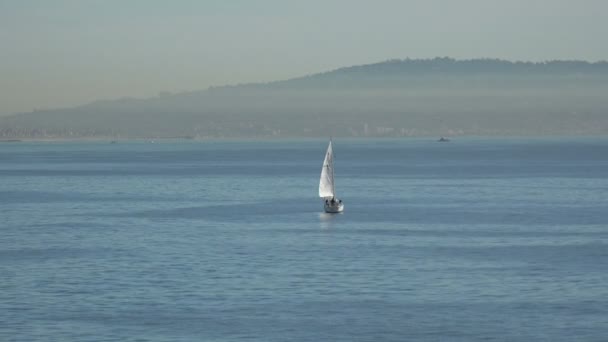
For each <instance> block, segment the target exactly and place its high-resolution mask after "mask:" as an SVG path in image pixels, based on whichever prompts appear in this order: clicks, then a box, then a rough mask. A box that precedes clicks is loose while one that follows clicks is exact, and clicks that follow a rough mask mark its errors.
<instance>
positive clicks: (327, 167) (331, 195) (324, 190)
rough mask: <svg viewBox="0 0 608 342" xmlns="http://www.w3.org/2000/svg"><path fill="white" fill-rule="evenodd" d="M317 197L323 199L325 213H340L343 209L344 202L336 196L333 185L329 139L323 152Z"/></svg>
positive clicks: (331, 152) (331, 151)
mask: <svg viewBox="0 0 608 342" xmlns="http://www.w3.org/2000/svg"><path fill="white" fill-rule="evenodd" d="M319 197H321V198H323V199H324V200H325V205H324V206H323V208H324V209H325V212H326V213H341V212H342V211H343V210H344V203H342V200H340V199H338V198H337V197H336V189H335V186H334V151H333V148H332V143H331V139H329V145H328V146H327V152H325V159H324V160H323V168H321V179H320V180H319Z"/></svg>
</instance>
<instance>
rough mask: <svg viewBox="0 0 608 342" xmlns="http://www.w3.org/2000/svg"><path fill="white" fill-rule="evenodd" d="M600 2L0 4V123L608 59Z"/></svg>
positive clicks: (4, 0)
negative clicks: (382, 67)
mask: <svg viewBox="0 0 608 342" xmlns="http://www.w3.org/2000/svg"><path fill="white" fill-rule="evenodd" d="M607 13H608V2H607V1H602V0H579V1H574V0H571V1H566V0H504V1H498V0H458V1H452V0H444V1H439V0H411V1H408V0H400V1H399V0H376V1H357V0H350V1H349V0H307V1H287V0H282V1H281V0H258V1H255V0H248V1H247V0H217V1H215V0H200V1H194V0H173V1H160V0H53V1H50V0H38V1H34V0H0V115H3V114H9V113H13V112H21V111H31V110H33V109H36V108H38V109H42V108H56V107H64V106H73V105H78V104H83V103H87V102H90V101H93V100H96V99H112V98H118V97H123V96H133V97H151V96H155V95H156V94H158V92H160V91H172V92H178V91H187V90H199V89H205V88H207V87H209V86H211V85H225V84H234V83H245V82H257V81H271V80H278V79H285V78H291V77H296V76H301V75H305V74H311V73H316V72H320V71H326V70H330V69H334V68H338V67H342V66H349V65H354V64H365V63H373V62H378V61H383V60H387V59H392V58H406V57H413V58H430V57H435V56H451V57H455V58H474V57H496V58H504V59H511V60H532V61H542V60H549V59H584V60H589V61H596V60H603V59H608V40H607V38H606V37H607V36H608V20H606V14H607Z"/></svg>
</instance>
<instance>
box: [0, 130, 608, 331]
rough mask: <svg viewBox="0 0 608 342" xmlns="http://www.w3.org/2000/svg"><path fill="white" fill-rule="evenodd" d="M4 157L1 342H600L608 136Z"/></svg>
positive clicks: (10, 149) (0, 182) (212, 146)
mask: <svg viewBox="0 0 608 342" xmlns="http://www.w3.org/2000/svg"><path fill="white" fill-rule="evenodd" d="M326 146H327V141H315V140H311V141H274V142H160V143H159V142H157V143H155V144H151V143H143V142H119V143H117V144H109V143H101V142H97V143H82V142H81V143H4V144H0V341H28V342H31V341H244V340H247V341H606V340H608V178H607V176H608V139H606V138H584V139H583V138H581V139H574V138H569V139H527V140H524V139H480V138H476V139H475V138H467V139H465V138H462V139H455V140H453V141H452V142H449V143H437V142H435V141H433V140H432V139H404V140H337V141H335V142H334V149H335V153H336V156H335V159H336V178H337V185H336V186H337V191H338V195H339V196H340V197H341V198H342V199H343V200H344V203H345V212H344V213H343V214H340V215H328V214H323V213H321V211H322V203H321V201H320V200H319V199H318V198H317V197H316V196H317V187H318V177H319V172H320V169H321V163H322V159H323V156H324V153H325V148H326Z"/></svg>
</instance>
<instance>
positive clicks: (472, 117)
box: [0, 58, 608, 139]
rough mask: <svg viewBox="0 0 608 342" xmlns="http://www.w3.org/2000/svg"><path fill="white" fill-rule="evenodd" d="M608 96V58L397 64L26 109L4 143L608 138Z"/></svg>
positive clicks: (2, 122) (3, 127) (3, 122)
mask: <svg viewBox="0 0 608 342" xmlns="http://www.w3.org/2000/svg"><path fill="white" fill-rule="evenodd" d="M202 77H204V75H201V78H202ZM607 93H608V62H605V61H600V62H593V63H592V62H586V61H546V62H512V61H505V60H498V59H472V60H455V59H451V58H434V59H403V60H389V61H385V62H380V63H375V64H367V65H359V66H351V67H345V68H340V69H336V70H333V71H328V72H324V73H319V74H314V75H310V76H304V77H297V78H293V79H289V80H281V81H275V82H269V83H251V84H240V85H232V86H221V87H211V88H209V89H207V90H202V91H192V92H185V93H176V94H171V93H162V94H161V95H159V96H158V97H154V98H148V99H129V98H124V99H119V100H115V101H100V102H95V103H91V104H88V105H85V106H79V107H74V108H66V109H56V110H44V111H37V112H33V113H24V114H18V115H15V116H11V117H5V118H0V138H4V139H7V138H45V137H48V138H54V137H58V138H61V137H94V136H104V137H125V138H129V137H175V136H184V137H199V138H233V137H240V138H247V137H302V136H306V137H307V136H327V135H334V136H410V135H458V134H477V135H479V134H481V135H512V134H517V135H522V134H525V135H539V134H605V133H608V119H607V117H608V99H607V97H606V96H605V94H607Z"/></svg>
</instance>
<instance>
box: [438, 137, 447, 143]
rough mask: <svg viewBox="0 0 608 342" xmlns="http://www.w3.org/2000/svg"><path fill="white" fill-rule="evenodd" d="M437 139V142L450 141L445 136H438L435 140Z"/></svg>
mask: <svg viewBox="0 0 608 342" xmlns="http://www.w3.org/2000/svg"><path fill="white" fill-rule="evenodd" d="M437 141H439V142H448V141H450V139H448V138H445V137H441V138H439V140H437Z"/></svg>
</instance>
